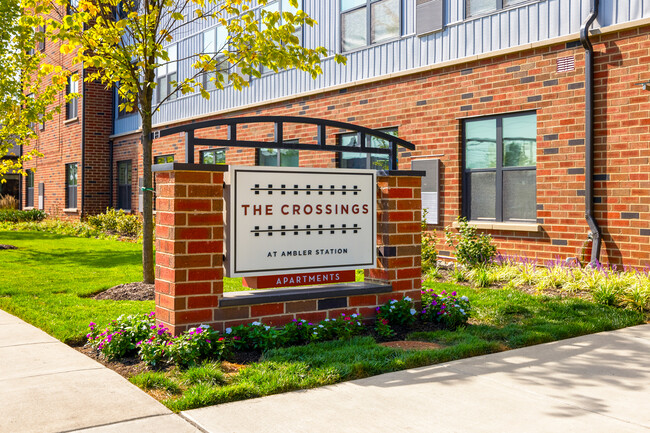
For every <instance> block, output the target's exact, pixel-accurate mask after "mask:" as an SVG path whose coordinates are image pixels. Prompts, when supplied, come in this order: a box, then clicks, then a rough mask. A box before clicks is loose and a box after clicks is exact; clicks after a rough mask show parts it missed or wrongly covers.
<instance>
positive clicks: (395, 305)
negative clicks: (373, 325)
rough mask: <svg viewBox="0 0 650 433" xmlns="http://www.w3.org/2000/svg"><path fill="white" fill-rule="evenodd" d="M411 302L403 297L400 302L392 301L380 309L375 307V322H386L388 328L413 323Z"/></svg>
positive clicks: (413, 309) (413, 315)
mask: <svg viewBox="0 0 650 433" xmlns="http://www.w3.org/2000/svg"><path fill="white" fill-rule="evenodd" d="M416 312H417V311H416V310H415V308H413V300H412V299H411V298H409V297H408V296H405V297H404V298H402V299H401V300H399V301H398V300H397V299H392V300H391V301H389V302H387V303H385V304H384V305H382V306H381V307H377V321H381V319H384V320H388V325H390V326H409V325H412V324H413V322H415V319H416V317H415V313H416Z"/></svg>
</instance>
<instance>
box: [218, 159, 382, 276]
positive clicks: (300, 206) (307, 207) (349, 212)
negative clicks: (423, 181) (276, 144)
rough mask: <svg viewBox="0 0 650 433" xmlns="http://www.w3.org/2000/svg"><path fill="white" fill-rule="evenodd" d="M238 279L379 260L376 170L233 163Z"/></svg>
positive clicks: (234, 270) (233, 263)
mask: <svg viewBox="0 0 650 433" xmlns="http://www.w3.org/2000/svg"><path fill="white" fill-rule="evenodd" d="M229 179H230V180H229V181H230V193H229V195H230V197H229V206H228V213H229V214H228V227H227V230H228V251H227V252H226V260H227V265H226V269H227V271H228V274H229V276H231V277H242V276H259V275H278V274H287V273H294V272H308V271H314V272H320V271H327V270H345V269H366V268H374V267H375V266H376V264H375V261H376V250H377V239H376V214H377V209H376V187H375V185H376V172H375V170H344V169H335V170H333V169H316V168H285V167H242V166H231V167H230V172H229Z"/></svg>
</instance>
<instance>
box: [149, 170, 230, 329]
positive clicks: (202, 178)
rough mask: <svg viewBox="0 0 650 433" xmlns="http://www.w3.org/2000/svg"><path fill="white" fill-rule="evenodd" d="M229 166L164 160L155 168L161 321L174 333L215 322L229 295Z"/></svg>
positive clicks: (157, 297) (157, 286) (158, 286)
mask: <svg viewBox="0 0 650 433" xmlns="http://www.w3.org/2000/svg"><path fill="white" fill-rule="evenodd" d="M199 167H200V170H201V171H198V170H196V168H199ZM225 168H227V167H226V166H216V167H210V168H206V167H205V166H196V165H193V164H164V165H162V166H159V167H156V168H155V170H154V171H155V172H156V173H155V177H156V196H157V198H156V322H157V323H162V324H164V325H165V326H166V327H168V328H169V329H170V331H171V332H172V333H173V334H174V335H178V334H180V333H181V332H183V331H184V330H186V329H189V328H191V327H192V326H197V325H199V324H201V323H206V324H209V323H213V309H214V308H215V307H217V306H218V303H219V297H220V296H221V295H222V294H223V252H224V248H223V171H222V170H224V169H225ZM217 170H218V171H217Z"/></svg>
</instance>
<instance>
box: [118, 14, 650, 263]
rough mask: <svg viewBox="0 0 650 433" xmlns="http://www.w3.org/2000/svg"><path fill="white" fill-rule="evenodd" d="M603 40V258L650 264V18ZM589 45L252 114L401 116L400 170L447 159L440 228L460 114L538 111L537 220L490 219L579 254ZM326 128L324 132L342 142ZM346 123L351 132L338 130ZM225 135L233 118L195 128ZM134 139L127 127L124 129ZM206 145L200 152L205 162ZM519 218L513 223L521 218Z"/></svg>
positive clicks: (530, 248) (542, 250)
mask: <svg viewBox="0 0 650 433" xmlns="http://www.w3.org/2000/svg"><path fill="white" fill-rule="evenodd" d="M592 42H593V45H594V50H595V115H596V117H595V137H596V138H595V158H594V160H595V176H594V181H595V184H594V187H595V197H594V201H595V217H596V219H597V221H598V223H599V225H600V226H601V228H602V231H603V248H602V254H601V261H602V262H604V263H612V264H619V265H620V264H623V265H629V266H638V267H643V266H645V265H648V264H650V231H649V230H648V228H647V227H648V221H650V178H649V176H650V174H649V172H648V163H649V158H650V144H649V143H650V121H649V118H650V94H649V93H647V92H646V91H643V90H642V89H641V87H640V86H636V85H635V83H638V82H641V81H648V80H650V72H649V71H648V69H647V67H645V63H646V62H644V61H642V59H646V60H647V59H648V58H650V27H647V26H646V27H641V28H638V29H633V30H627V31H624V32H616V33H609V34H603V35H598V36H593V37H592ZM566 57H572V58H573V60H574V63H575V70H573V71H567V72H558V71H557V64H558V59H563V58H566ZM584 91H585V89H584V51H583V49H582V47H581V46H579V44H577V43H575V42H571V43H562V44H558V45H555V46H546V47H541V48H536V49H531V50H526V51H519V52H512V53H511V54H506V55H502V56H496V57H492V58H487V59H483V60H479V61H476V62H468V63H465V64H459V65H458V66H452V67H446V68H443V69H437V70H431V71H429V72H421V73H418V74H415V75H410V76H403V77H400V78H394V79H387V80H384V81H380V82H376V83H372V84H364V85H360V86H354V87H349V88H346V89H343V90H339V91H336V92H324V93H322V94H319V95H314V96H309V97H306V98H302V99H301V98H297V99H295V100H293V101H291V102H283V103H278V104H269V105H267V106H264V107H261V108H259V109H256V110H248V111H240V112H234V113H231V114H230V115H231V116H246V115H292V116H296V115H304V116H308V117H320V118H327V119H333V120H341V121H347V122H351V123H355V124H359V125H363V126H367V127H371V128H387V127H398V131H399V136H400V137H401V138H404V139H406V140H408V141H411V142H412V143H414V144H415V145H416V146H417V148H416V150H415V151H412V152H400V155H399V167H400V169H410V161H411V159H412V158H420V157H437V158H440V160H441V191H440V192H441V194H440V213H441V219H440V224H439V225H437V226H431V228H432V229H436V230H437V232H438V237H439V239H441V242H440V244H439V249H440V250H441V253H443V254H453V251H448V247H446V246H445V245H444V244H443V243H442V229H443V228H444V227H445V226H447V225H450V224H452V223H453V221H454V220H455V218H456V217H457V216H458V215H460V214H461V208H462V200H463V197H462V165H461V164H462V162H461V160H462V158H461V156H462V146H463V145H462V137H461V133H462V131H461V127H462V120H463V119H466V118H473V117H480V116H488V115H495V114H506V113H517V112H524V111H528V110H534V111H535V112H536V114H537V176H536V179H537V223H538V226H539V230H538V231H536V232H535V231H532V232H531V231H519V230H516V229H513V230H503V229H501V230H487V232H489V233H491V234H492V236H493V237H494V239H495V241H496V244H497V245H498V248H499V251H500V252H502V253H506V254H511V255H523V256H527V257H531V258H538V259H541V260H546V259H553V258H556V257H560V258H562V259H566V258H568V257H580V256H581V253H583V248H584V247H585V245H586V246H587V247H588V245H589V244H588V243H586V240H587V235H588V231H589V229H588V226H587V224H586V222H585V218H584V188H585V186H584V185H585V179H584V168H585V145H584V119H585V113H584ZM335 132H336V131H329V130H328V133H329V135H328V138H327V139H328V143H335V142H336V133H335ZM340 132H343V131H340ZM272 133H273V131H272V125H263V126H252V125H251V126H250V127H248V128H247V129H241V128H240V130H239V131H238V138H239V139H247V138H248V139H250V138H252V137H256V138H257V139H260V138H264V137H269V138H270V137H272ZM315 135H316V132H315V130H312V129H310V128H308V127H304V126H298V125H295V126H293V127H292V126H290V125H285V132H284V138H285V139H286V140H288V139H296V138H297V139H300V140H301V141H304V142H314V140H315ZM197 136H200V137H214V138H225V136H226V129H225V127H224V128H221V129H216V130H215V129H211V130H205V131H202V134H199V133H197ZM122 140H133V138H132V137H125V138H120V139H118V140H116V142H120V141H122ZM182 148H183V137H182V135H180V134H179V135H178V136H176V137H165V138H164V139H160V140H158V141H156V143H155V151H154V154H166V153H175V154H176V160H177V161H182V158H183V156H182V155H183V153H182ZM198 156H199V149H197V151H196V156H195V159H196V160H197V161H198ZM226 161H227V163H228V164H247V165H250V164H253V163H254V162H255V152H254V151H253V150H250V149H235V148H232V149H228V151H227V154H226ZM335 164H336V163H335V158H333V157H332V155H331V154H327V155H325V156H323V154H322V153H318V152H301V155H300V165H301V166H318V167H333V166H335ZM513 227H514V226H513Z"/></svg>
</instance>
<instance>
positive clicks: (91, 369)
mask: <svg viewBox="0 0 650 433" xmlns="http://www.w3.org/2000/svg"><path fill="white" fill-rule="evenodd" d="M102 368H105V367H104V366H101V367H88V368H78V369H74V370H65V371H53V372H51V373H42V374H35V375H33V376H17V377H10V378H7V379H3V380H0V382H2V381H8V380H20V379H27V378H29V379H31V378H32V377H44V376H55V375H57V374H68V373H77V372H80V371H93V370H101V369H102Z"/></svg>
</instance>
